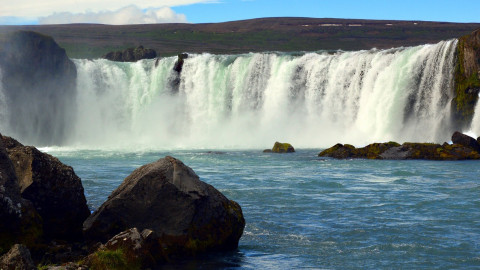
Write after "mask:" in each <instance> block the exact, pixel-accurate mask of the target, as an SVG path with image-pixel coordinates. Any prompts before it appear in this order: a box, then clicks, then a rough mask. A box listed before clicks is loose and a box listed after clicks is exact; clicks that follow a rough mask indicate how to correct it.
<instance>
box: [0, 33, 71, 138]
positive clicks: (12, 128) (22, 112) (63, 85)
mask: <svg viewBox="0 0 480 270" xmlns="http://www.w3.org/2000/svg"><path fill="white" fill-rule="evenodd" d="M0 48H1V49H0V69H1V71H2V76H1V77H2V82H0V84H2V87H3V93H4V95H5V99H6V104H7V108H6V109H7V110H8V114H7V115H8V116H9V118H8V119H7V122H8V123H6V127H7V128H8V130H9V132H10V133H11V134H14V135H16V137H17V138H21V139H22V140H24V141H28V142H29V143H33V144H35V145H60V144H62V143H63V142H64V141H65V139H66V136H65V133H66V131H67V130H70V129H71V125H72V121H71V120H72V119H73V114H74V112H75V102H74V99H75V97H76V76H77V70H76V67H75V64H74V63H73V62H72V61H71V60H70V59H69V58H68V57H67V55H66V53H65V50H64V49H63V48H61V47H60V46H58V44H57V43H56V42H55V41H54V40H53V38H51V37H49V36H45V35H42V34H40V33H36V32H32V31H17V32H13V33H11V34H9V35H8V36H7V37H6V38H5V39H4V41H3V42H1V43H0ZM2 109H5V108H2Z"/></svg>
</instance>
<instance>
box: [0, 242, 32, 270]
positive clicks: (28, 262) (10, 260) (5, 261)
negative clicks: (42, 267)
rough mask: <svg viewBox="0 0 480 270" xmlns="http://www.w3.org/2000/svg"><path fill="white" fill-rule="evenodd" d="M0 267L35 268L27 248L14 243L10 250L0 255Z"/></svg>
mask: <svg viewBox="0 0 480 270" xmlns="http://www.w3.org/2000/svg"><path fill="white" fill-rule="evenodd" d="M0 269H2V270H34V269H37V267H35V264H34V263H33V260H32V256H31V254H30V251H29V250H28V248H27V247H26V246H24V245H19V244H16V245H14V246H13V247H12V248H11V249H10V251H9V252H8V253H7V254H5V255H3V256H2V257H0Z"/></svg>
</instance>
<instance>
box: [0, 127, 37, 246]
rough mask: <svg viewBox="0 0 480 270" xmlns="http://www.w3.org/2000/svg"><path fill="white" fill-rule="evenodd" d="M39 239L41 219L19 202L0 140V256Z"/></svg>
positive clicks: (25, 203) (33, 210)
mask: <svg viewBox="0 0 480 270" xmlns="http://www.w3.org/2000/svg"><path fill="white" fill-rule="evenodd" d="M0 137H1V134H0ZM41 236H42V221H41V218H40V216H39V215H38V213H37V212H36V211H35V208H34V207H33V205H32V203H31V202H30V201H28V200H25V199H23V198H21V195H20V187H19V186H18V181H17V177H16V175H15V169H14V166H13V164H12V161H11V160H10V158H9V157H8V154H7V151H6V149H5V147H4V145H3V142H2V140H0V254H1V253H3V252H6V251H7V250H8V249H10V247H11V246H12V245H13V244H15V243H23V244H27V245H33V244H35V243H36V242H38V240H39V239H40V238H41Z"/></svg>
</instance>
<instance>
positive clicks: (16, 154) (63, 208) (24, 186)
mask: <svg viewBox="0 0 480 270" xmlns="http://www.w3.org/2000/svg"><path fill="white" fill-rule="evenodd" d="M1 138H2V142H3V143H4V144H5V146H6V148H7V152H8V156H9V158H10V160H11V161H12V162H13V167H14V169H15V174H16V176H17V179H18V185H19V191H20V194H21V197H22V198H24V199H27V200H29V201H31V202H32V203H33V205H34V206H35V209H36V210H37V212H38V213H39V214H40V216H41V217H42V220H43V230H44V234H45V235H44V236H45V237H46V239H64V240H74V239H80V238H81V237H82V224H83V221H84V220H85V219H86V218H87V217H88V216H89V215H90V210H89V209H88V206H87V202H86V199H85V195H84V190H83V186H82V183H81V180H80V178H79V177H78V176H77V175H76V174H75V172H74V171H73V169H72V167H70V166H67V165H65V164H63V163H61V162H60V161H59V160H58V159H57V158H55V157H53V156H51V155H48V154H45V153H42V152H40V151H39V150H37V149H36V148H35V147H32V146H23V145H22V144H21V143H19V142H18V141H16V140H15V139H12V138H10V137H6V136H2V137H1Z"/></svg>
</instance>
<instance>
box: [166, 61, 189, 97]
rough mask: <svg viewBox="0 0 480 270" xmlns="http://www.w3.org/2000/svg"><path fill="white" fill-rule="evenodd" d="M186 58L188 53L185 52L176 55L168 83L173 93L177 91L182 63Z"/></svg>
mask: <svg viewBox="0 0 480 270" xmlns="http://www.w3.org/2000/svg"><path fill="white" fill-rule="evenodd" d="M187 58H188V54H186V53H181V54H179V55H178V56H177V61H176V62H175V65H174V66H173V71H174V72H173V74H172V76H171V77H169V84H170V88H171V89H172V92H173V93H178V90H179V86H180V82H181V78H180V73H181V72H182V70H183V64H184V63H185V59H187Z"/></svg>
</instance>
